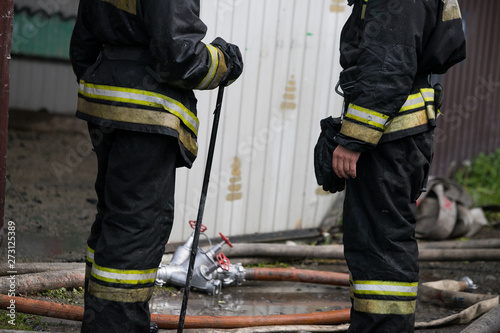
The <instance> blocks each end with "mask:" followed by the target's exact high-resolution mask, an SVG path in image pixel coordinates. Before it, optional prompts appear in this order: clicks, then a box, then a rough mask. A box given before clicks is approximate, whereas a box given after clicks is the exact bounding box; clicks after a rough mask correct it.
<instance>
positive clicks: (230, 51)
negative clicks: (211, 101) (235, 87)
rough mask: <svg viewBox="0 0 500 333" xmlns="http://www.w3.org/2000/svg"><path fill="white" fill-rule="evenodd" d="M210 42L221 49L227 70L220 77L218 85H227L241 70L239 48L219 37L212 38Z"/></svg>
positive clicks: (241, 61)
mask: <svg viewBox="0 0 500 333" xmlns="http://www.w3.org/2000/svg"><path fill="white" fill-rule="evenodd" d="M211 44H212V45H213V46H216V47H218V48H219V49H220V50H221V51H222V53H224V59H225V61H226V66H227V72H226V75H225V76H224V77H223V78H222V80H221V82H220V85H221V86H228V85H230V84H231V83H233V82H234V81H235V80H236V79H237V78H238V77H239V76H240V75H241V73H242V72H243V57H242V56H241V52H240V49H239V48H238V46H236V45H234V44H230V43H227V42H226V41H225V40H224V39H222V38H220V37H217V38H216V39H214V41H213V42H212V43H211Z"/></svg>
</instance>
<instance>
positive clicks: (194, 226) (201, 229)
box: [189, 220, 207, 232]
mask: <svg viewBox="0 0 500 333" xmlns="http://www.w3.org/2000/svg"><path fill="white" fill-rule="evenodd" d="M189 225H190V226H191V228H192V229H195V228H196V221H193V220H191V221H189ZM206 230H207V227H206V226H205V225H204V224H202V225H201V228H200V232H205V231H206Z"/></svg>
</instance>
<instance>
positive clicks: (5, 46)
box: [0, 0, 14, 245]
mask: <svg viewBox="0 0 500 333" xmlns="http://www.w3.org/2000/svg"><path fill="white" fill-rule="evenodd" d="M13 18H14V0H2V1H0V245H2V240H3V226H4V213H5V210H4V208H5V183H6V175H7V124H8V119H9V60H10V48H11V45H12V21H13Z"/></svg>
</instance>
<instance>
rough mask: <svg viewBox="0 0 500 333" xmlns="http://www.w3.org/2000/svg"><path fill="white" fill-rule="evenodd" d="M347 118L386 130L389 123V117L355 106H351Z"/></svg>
mask: <svg viewBox="0 0 500 333" xmlns="http://www.w3.org/2000/svg"><path fill="white" fill-rule="evenodd" d="M345 116H346V117H347V118H351V119H354V120H357V121H359V122H361V123H364V124H368V125H371V126H374V127H377V128H380V129H385V128H386V126H387V121H388V119H389V116H387V115H385V114H383V113H380V112H376V111H373V110H369V109H366V108H363V107H360V106H358V105H354V104H349V107H348V109H347V113H346V115H345Z"/></svg>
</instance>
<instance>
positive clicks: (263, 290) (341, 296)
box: [150, 281, 351, 316]
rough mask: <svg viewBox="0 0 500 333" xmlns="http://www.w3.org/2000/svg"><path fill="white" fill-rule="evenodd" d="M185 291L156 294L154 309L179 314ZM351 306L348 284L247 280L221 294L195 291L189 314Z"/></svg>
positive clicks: (295, 311)
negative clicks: (169, 294)
mask: <svg viewBox="0 0 500 333" xmlns="http://www.w3.org/2000/svg"><path fill="white" fill-rule="evenodd" d="M181 306H182V294H180V295H178V296H175V297H170V296H164V295H163V296H153V298H152V299H151V301H150V307H151V312H153V313H159V314H168V315H178V314H179V313H180V309H181ZM350 306H351V303H350V300H349V290H348V288H345V287H336V286H328V285H314V284H309V283H295V282H261V281H245V282H244V283H243V285H241V286H234V287H224V288H223V289H222V292H221V293H220V294H219V295H215V296H211V295H207V294H201V293H197V292H191V293H190V297H189V303H188V310H187V314H188V315H191V316H214V315H216V316H266V315H282V314H298V313H311V312H319V311H330V310H338V309H344V308H348V307H350Z"/></svg>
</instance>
